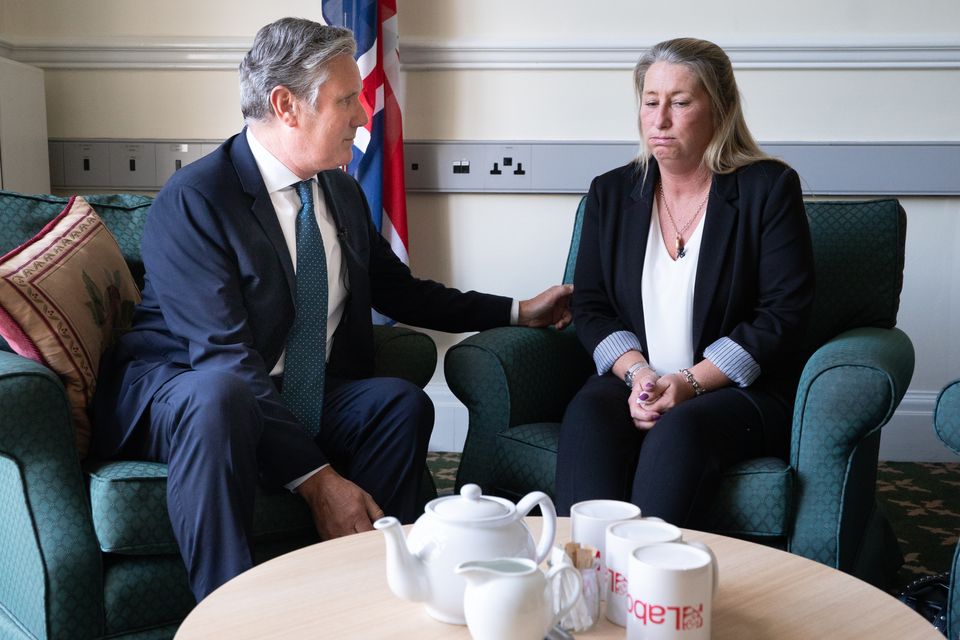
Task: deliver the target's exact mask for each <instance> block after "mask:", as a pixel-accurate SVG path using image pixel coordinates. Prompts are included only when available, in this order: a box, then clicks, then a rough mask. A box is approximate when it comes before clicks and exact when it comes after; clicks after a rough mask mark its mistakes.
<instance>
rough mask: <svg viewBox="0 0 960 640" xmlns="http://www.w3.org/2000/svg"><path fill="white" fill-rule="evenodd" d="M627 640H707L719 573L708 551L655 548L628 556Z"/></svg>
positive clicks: (686, 545) (682, 545)
mask: <svg viewBox="0 0 960 640" xmlns="http://www.w3.org/2000/svg"><path fill="white" fill-rule="evenodd" d="M629 580H630V589H629V592H628V595H627V640H666V639H667V638H671V639H680V640H709V639H710V617H711V613H712V611H713V596H714V595H715V594H716V591H717V584H718V580H719V573H718V571H717V559H716V556H714V555H713V552H712V551H710V549H709V547H707V546H706V545H704V544H700V543H698V542H661V543H657V544H650V545H645V546H642V547H639V548H637V549H634V550H633V552H632V553H631V554H630V569H629Z"/></svg>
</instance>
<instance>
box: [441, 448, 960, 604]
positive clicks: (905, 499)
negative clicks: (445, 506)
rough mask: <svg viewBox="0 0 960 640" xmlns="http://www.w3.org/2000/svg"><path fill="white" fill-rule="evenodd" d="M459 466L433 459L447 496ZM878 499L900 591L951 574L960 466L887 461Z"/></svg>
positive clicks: (453, 460)
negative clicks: (893, 540)
mask: <svg viewBox="0 0 960 640" xmlns="http://www.w3.org/2000/svg"><path fill="white" fill-rule="evenodd" d="M459 462H460V455H459V454H457V453H431V454H430V456H429V457H428V459H427V464H428V465H429V466H430V470H431V471H432V472H433V476H434V478H435V480H436V482H437V489H438V491H439V492H440V494H441V495H446V494H449V493H451V492H452V491H453V483H454V480H455V479H456V474H457V465H458V464H459ZM877 496H878V498H879V501H880V505H881V508H882V509H883V511H884V513H886V514H887V517H888V518H889V519H890V523H891V524H892V525H893V530H894V531H895V532H896V534H897V538H898V539H899V540H900V549H901V551H902V552H903V555H904V565H903V567H902V568H901V569H900V573H899V575H898V580H897V583H898V584H897V589H895V590H897V591H898V590H899V589H900V588H902V587H903V586H905V585H906V584H908V583H909V582H910V581H912V580H914V579H915V578H917V577H920V576H924V575H930V574H934V573H940V572H942V571H946V570H948V569H949V568H950V564H951V562H952V561H953V552H954V548H955V547H956V544H957V534H958V532H960V463H936V464H934V463H923V462H881V463H880V468H879V472H878V477H877Z"/></svg>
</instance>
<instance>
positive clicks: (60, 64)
mask: <svg viewBox="0 0 960 640" xmlns="http://www.w3.org/2000/svg"><path fill="white" fill-rule="evenodd" d="M250 43H251V39H249V38H209V39H198V38H180V39H178V38H88V39H74V40H69V41H67V40H52V39H42V38H22V37H13V36H4V35H3V34H0V56H4V57H7V58H11V59H13V60H17V61H19V62H24V63H27V64H32V65H35V66H38V67H43V68H48V69H198V70H210V69H236V67H237V65H238V64H239V63H240V60H241V58H242V57H243V55H244V53H245V52H246V51H247V49H248V48H249V46H250ZM652 44H654V43H653V42H643V43H613V44H611V43H609V42H602V43H601V42H589V41H584V42H574V43H568V42H567V43H551V42H538V43H530V42H516V43H502V42H501V43H488V42H475V41H466V40H444V41H434V40H401V49H400V55H401V64H402V68H404V69H406V70H408V71H413V70H417V71H419V70H428V71H429V70H443V69H628V68H631V67H632V66H633V64H634V63H635V62H636V60H637V58H639V56H640V53H641V52H642V51H643V50H644V49H645V48H647V47H649V46H650V45H652ZM718 44H720V45H721V46H723V47H724V48H725V49H726V50H727V52H728V53H729V54H730V57H731V59H732V61H733V63H734V66H735V67H737V68H740V69H960V40H958V41H954V42H910V41H872V42H852V41H830V42H827V41H821V42H794V43H786V44H769V43H760V42H745V43H734V42H718Z"/></svg>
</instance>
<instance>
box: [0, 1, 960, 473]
mask: <svg viewBox="0 0 960 640" xmlns="http://www.w3.org/2000/svg"><path fill="white" fill-rule="evenodd" d="M319 4H320V3H319V0H296V1H293V0H289V1H286V2H274V3H263V2H253V1H252V0H234V1H231V2H225V1H220V2H215V1H211V2H195V1H187V0H172V1H168V2H164V3H162V4H160V5H158V4H156V3H155V2H152V1H151V2H147V1H146V0H100V1H99V2H96V3H80V2H62V1H61V0H6V1H5V2H4V3H3V4H0V50H4V49H6V50H7V51H8V52H9V51H12V52H14V53H15V54H17V55H19V56H28V57H29V56H34V58H33V59H34V60H37V59H40V60H41V61H40V62H35V63H36V64H40V65H41V66H45V68H46V86H47V113H48V130H49V135H50V136H51V137H63V138H96V137H107V138H204V139H209V138H224V137H226V136H228V135H230V134H232V133H233V132H235V131H236V130H237V129H238V127H239V126H240V118H239V114H238V107H237V102H238V98H237V89H236V74H235V65H236V62H237V61H238V60H239V55H240V54H241V53H242V51H243V50H244V49H245V48H246V46H248V45H249V43H250V41H251V40H252V37H253V34H254V32H255V31H256V29H257V28H258V27H259V26H260V25H262V24H264V23H266V22H269V21H270V20H273V19H275V18H278V17H280V16H283V15H300V16H303V17H308V18H314V19H318V18H319V17H320V12H319ZM399 21H400V35H401V59H402V60H403V61H405V66H404V72H403V75H402V82H403V97H402V101H403V107H404V118H405V132H404V135H405V137H406V138H407V139H408V140H414V139H416V140H634V139H635V138H636V130H635V124H634V122H635V107H634V99H633V96H632V87H631V74H630V68H629V67H630V63H631V62H632V59H633V58H634V57H635V54H636V53H637V52H638V51H639V50H640V49H641V48H643V47H646V46H649V45H651V44H654V43H655V42H657V41H659V40H661V39H664V38H668V37H674V36H677V35H694V36H699V37H704V38H708V39H711V40H714V41H715V42H717V43H718V44H720V45H721V46H724V47H725V48H727V49H728V51H730V52H731V56H732V57H733V59H734V61H735V63H736V66H737V77H738V80H739V82H740V86H741V90H742V93H743V95H744V98H745V103H746V113H747V118H748V122H749V123H750V125H751V127H752V129H753V131H754V134H755V135H756V137H757V138H759V139H760V140H762V141H801V140H802V141H887V140H897V141H944V140H948V141H957V140H958V139H960V126H958V124H957V122H958V121H957V115H956V114H957V105H958V104H960V36H958V32H957V28H956V25H958V24H960V3H957V2H956V1H955V0H918V1H917V2H914V3H912V4H910V5H909V7H905V6H904V5H903V4H902V3H901V2H898V1H896V0H876V1H867V0H857V1H847V2H843V3H837V2H834V1H833V0H810V1H808V2H805V3H792V4H790V5H786V6H785V5H782V4H781V3H769V2H759V1H751V0H733V1H730V2H726V3H714V2H707V1H701V2H688V3H660V4H657V5H656V6H654V5H651V4H650V3H637V2H634V1H631V0H614V1H612V0H608V1H607V2H603V3H583V2H576V1H574V0H555V1H548V0H527V1H525V2H516V1H515V0H486V1H485V2H475V1H470V0H443V1H437V0H400V2H399ZM68 47H69V48H68ZM183 50H189V51H191V52H194V53H196V56H197V58H198V59H200V60H202V61H206V62H205V63H201V64H197V63H193V64H190V63H188V62H187V56H185V55H179V54H178V53H177V52H178V51H183ZM127 51H128V52H129V55H127V54H126V53H125V52H127ZM68 52H69V53H68ZM405 52H406V53H405ZM758 52H760V53H758ZM17 55H14V56H11V57H17ZM153 56H155V57H156V58H157V59H159V60H160V62H159V63H153V64H151V63H149V61H150V60H153V59H154V58H153ZM218 56H220V58H222V61H221V62H219V63H218V60H220V58H218ZM68 58H70V59H74V60H88V59H92V60H93V62H91V63H89V64H84V65H78V64H75V63H74V64H71V63H70V60H69V59H68ZM127 58H131V59H133V60H140V61H141V64H139V65H137V64H133V65H130V64H128V63H127V62H125V60H127ZM20 59H23V57H21V58H20ZM43 59H46V61H47V62H46V63H44V62H43ZM98 60H99V63H98V62H97V61H98ZM164 60H166V61H167V64H166V65H164V64H163V61H164ZM143 61H147V62H143ZM78 66H82V68H77V67H78ZM131 67H133V68H131ZM902 201H903V204H904V207H905V208H906V210H907V213H908V218H909V233H908V236H907V267H906V273H905V281H904V292H903V298H902V306H901V314H900V326H901V327H902V328H903V329H904V330H905V331H907V333H909V334H910V335H911V337H912V338H913V340H914V343H915V345H916V348H917V369H916V373H915V375H914V379H913V384H912V385H911V388H910V391H909V393H908V397H907V399H906V401H905V403H904V405H903V406H902V407H901V410H900V412H898V415H897V417H896V418H895V421H894V423H893V424H892V425H890V426H889V427H888V428H887V429H885V431H884V443H883V449H882V455H883V456H884V457H887V458H890V459H902V458H911V457H914V458H921V459H931V460H932V459H937V458H946V459H953V456H951V455H949V454H948V453H947V452H946V450H945V449H943V448H942V447H941V446H940V445H939V443H938V442H937V441H936V440H935V439H934V438H933V436H932V434H931V428H930V411H931V410H932V407H933V399H934V397H935V394H936V391H937V390H938V389H939V388H940V387H942V386H943V385H944V384H945V383H946V382H947V381H948V380H950V379H952V378H953V377H957V376H960V366H958V365H957V363H958V362H960V336H958V331H960V329H957V328H956V327H957V326H958V322H957V319H958V317H960V284H958V283H960V263H958V261H957V259H955V258H954V257H953V256H954V254H955V250H956V247H957V246H960V197H951V198H918V197H911V198H903V199H902ZM575 203H576V198H575V197H574V196H536V195H486V194H460V195H426V194H410V196H409V198H408V208H409V224H410V235H411V248H410V254H411V263H412V265H411V266H412V268H413V270H414V272H415V273H417V274H418V275H422V276H425V277H430V278H434V279H438V280H441V281H445V282H449V283H451V284H453V285H455V286H458V287H461V288H476V289H481V290H490V291H496V292H501V293H505V294H509V295H514V296H529V295H531V294H533V293H535V292H536V291H538V290H539V289H541V288H543V287H544V286H546V285H547V284H549V283H551V282H554V281H556V280H557V279H558V278H559V277H560V275H561V272H562V269H563V260H564V256H565V254H566V248H567V241H568V236H569V230H570V226H571V224H572V215H573V208H574V206H575ZM507 230H509V232H507ZM455 339H456V337H449V336H443V337H440V336H438V342H439V343H440V347H441V351H443V350H445V348H446V347H447V346H448V345H450V344H452V342H453V341H454V340H455ZM431 390H432V392H433V393H434V396H435V397H436V398H438V402H439V405H438V410H439V412H438V414H439V415H442V416H449V420H450V422H451V424H452V423H454V422H456V423H457V424H458V425H459V426H458V427H456V429H459V431H458V432H457V433H456V434H454V435H452V436H450V437H451V439H452V441H453V442H454V443H455V442H456V440H457V439H459V438H461V437H462V430H463V428H465V427H464V424H465V423H464V421H463V419H462V416H460V417H455V414H456V412H457V410H458V409H457V406H456V404H455V403H451V402H448V400H447V399H448V397H449V396H448V395H445V394H444V386H443V380H442V375H441V374H440V372H438V375H437V376H436V377H435V379H434V384H433V385H432V386H431ZM445 437H446V436H445Z"/></svg>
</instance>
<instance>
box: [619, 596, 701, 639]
mask: <svg viewBox="0 0 960 640" xmlns="http://www.w3.org/2000/svg"><path fill="white" fill-rule="evenodd" d="M627 616H628V617H629V616H633V617H634V618H635V619H636V620H637V621H639V622H640V623H641V624H643V625H644V626H647V625H655V626H660V625H667V626H668V627H672V628H673V629H676V630H677V631H692V630H694V629H699V628H701V627H702V626H703V603H702V602H701V603H700V604H697V605H683V606H679V605H662V604H652V603H649V602H644V601H642V600H634V599H633V598H631V597H630V596H629V595H628V596H627Z"/></svg>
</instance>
